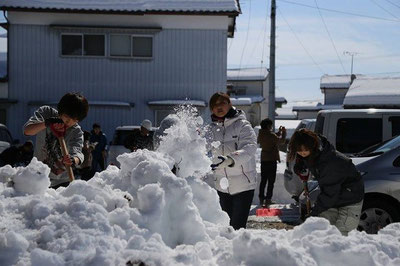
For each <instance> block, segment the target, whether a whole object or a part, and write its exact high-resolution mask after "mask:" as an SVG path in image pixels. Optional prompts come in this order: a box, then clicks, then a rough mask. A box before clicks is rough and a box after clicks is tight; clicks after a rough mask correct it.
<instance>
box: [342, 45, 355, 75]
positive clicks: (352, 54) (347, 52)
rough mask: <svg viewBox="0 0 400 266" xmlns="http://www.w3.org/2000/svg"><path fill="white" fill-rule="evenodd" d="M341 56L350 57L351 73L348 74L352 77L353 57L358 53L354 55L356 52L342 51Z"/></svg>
mask: <svg viewBox="0 0 400 266" xmlns="http://www.w3.org/2000/svg"><path fill="white" fill-rule="evenodd" d="M343 54H344V55H350V56H351V72H350V75H353V58H354V56H355V55H357V54H358V53H356V52H349V51H344V52H343Z"/></svg>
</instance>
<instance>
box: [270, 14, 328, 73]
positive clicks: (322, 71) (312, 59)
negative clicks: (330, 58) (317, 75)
mask: <svg viewBox="0 0 400 266" xmlns="http://www.w3.org/2000/svg"><path fill="white" fill-rule="evenodd" d="M278 11H279V13H280V14H281V17H282V19H283V20H284V21H285V22H286V24H287V25H288V27H289V29H290V31H291V32H292V33H293V35H294V36H295V37H296V39H297V41H298V42H299V43H300V45H301V47H303V49H304V51H305V52H306V54H307V55H308V56H309V57H310V59H311V61H312V62H313V63H314V65H315V66H317V67H318V68H319V70H320V71H321V73H322V74H324V73H325V72H324V70H323V69H322V68H321V66H320V65H319V64H317V62H316V61H315V60H314V57H312V55H311V54H310V53H309V52H308V50H307V49H306V47H305V46H304V45H303V43H302V42H301V40H300V38H299V37H298V36H297V34H296V33H295V32H294V30H293V29H292V27H291V26H290V24H289V22H288V21H287V20H286V18H285V17H284V16H283V13H282V11H281V9H280V8H278Z"/></svg>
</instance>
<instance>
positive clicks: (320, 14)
mask: <svg viewBox="0 0 400 266" xmlns="http://www.w3.org/2000/svg"><path fill="white" fill-rule="evenodd" d="M314 2H315V5H316V7H317V9H318V13H319V16H320V17H321V20H322V22H323V24H324V27H325V30H326V32H327V33H328V36H329V39H330V40H331V43H332V46H333V48H334V49H335V52H336V56H337V58H338V59H339V62H340V65H341V66H342V69H343V73H346V70H345V68H344V66H343V63H342V60H341V59H340V56H339V53H338V51H337V49H336V46H335V43H334V42H333V39H332V36H331V34H330V33H329V30H328V27H327V26H326V23H325V20H324V17H323V16H322V13H321V10H320V9H319V7H318V2H317V0H314Z"/></svg>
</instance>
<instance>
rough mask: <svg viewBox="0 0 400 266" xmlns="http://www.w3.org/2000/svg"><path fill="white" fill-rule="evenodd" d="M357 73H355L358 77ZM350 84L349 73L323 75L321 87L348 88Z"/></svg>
mask: <svg viewBox="0 0 400 266" xmlns="http://www.w3.org/2000/svg"><path fill="white" fill-rule="evenodd" d="M358 76H359V75H357V78H358ZM350 84H351V75H326V74H325V75H323V76H322V77H321V84H320V88H321V89H348V88H349V87H350Z"/></svg>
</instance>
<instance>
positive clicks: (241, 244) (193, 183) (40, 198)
mask: <svg viewBox="0 0 400 266" xmlns="http://www.w3.org/2000/svg"><path fill="white" fill-rule="evenodd" d="M190 113H191V112H181V113H178V117H179V118H180V119H181V121H182V123H178V124H176V125H174V126H172V127H171V129H170V131H169V132H170V134H172V135H169V134H168V135H166V137H164V139H163V141H164V142H167V143H168V145H172V146H173V145H175V146H176V147H178V148H179V153H180V156H179V157H180V158H188V159H190V160H194V161H196V162H198V163H199V165H203V164H205V163H206V162H207V163H208V161H207V160H208V159H207V158H206V157H205V156H204V149H205V148H204V147H203V145H205V142H204V141H203V140H202V137H201V136H202V134H201V130H200V131H198V129H196V128H195V127H194V125H198V128H201V123H202V120H201V119H198V118H197V117H193V115H188V114H190ZM174 127H175V128H174ZM195 131H196V132H200V135H198V134H194V133H195ZM178 132H179V134H181V135H180V138H179V137H178V135H173V134H178ZM182 143H189V144H191V145H187V146H186V147H187V148H186V149H185V146H184V145H180V144H182ZM164 144H166V143H164ZM168 145H167V146H168ZM196 145H198V146H196ZM172 146H169V147H172ZM166 150H169V149H166ZM169 151H170V152H171V150H169ZM174 159H176V158H174V157H173V156H171V155H170V154H168V153H161V152H153V151H147V150H139V151H137V152H134V153H129V154H127V153H126V154H123V155H121V156H120V157H119V158H118V160H119V162H120V163H121V169H119V168H117V167H116V166H109V167H108V168H107V169H106V170H105V171H103V172H101V173H98V174H96V175H95V177H94V178H93V179H91V180H90V181H89V182H85V181H80V180H77V181H74V182H73V183H71V184H70V185H69V186H68V187H67V188H58V189H57V190H54V189H48V188H47V186H48V185H49V178H48V174H49V169H48V168H47V166H45V165H44V164H42V163H41V162H38V161H37V160H32V162H31V164H30V165H29V166H28V167H26V168H22V167H19V168H10V167H7V166H6V167H3V168H1V169H0V180H4V181H7V180H10V179H11V180H13V182H14V183H15V184H14V186H8V185H7V183H0V265H40V266H46V265H126V263H127V262H128V261H130V262H131V263H132V264H133V265H135V264H137V265H138V264H139V263H140V262H144V263H145V264H146V265H354V264H357V265H400V244H399V243H400V223H395V224H391V225H389V226H387V227H386V228H384V229H382V230H381V231H380V232H379V233H378V234H377V235H367V234H365V233H363V232H351V233H350V234H349V236H348V237H343V236H342V235H341V234H340V233H339V231H338V230H337V229H336V228H335V227H332V226H330V225H329V223H328V222H327V221H326V220H324V219H319V218H310V219H308V220H307V221H306V222H305V223H304V224H302V225H300V226H297V227H295V228H294V229H293V230H290V231H286V230H275V229H274V230H265V231H261V230H259V231H257V230H244V229H241V230H238V231H234V230H233V229H232V228H231V227H229V226H228V224H229V219H228V216H227V215H226V214H225V213H224V212H223V211H222V210H221V208H220V206H219V203H218V196H217V193H216V192H215V190H214V189H212V188H211V187H210V186H208V185H207V184H206V183H205V182H203V180H202V179H203V178H205V177H204V176H203V175H204V173H205V172H207V171H208V170H207V169H206V168H208V166H207V167H204V168H203V169H198V168H196V166H195V165H194V164H190V163H182V164H181V165H180V169H179V172H178V175H179V177H178V176H176V175H174V174H173V173H172V172H171V171H170V169H171V168H172V166H173V160H174ZM182 162H183V160H182ZM185 168H186V169H185ZM279 169H280V170H279V171H280V172H281V171H282V168H281V165H280V166H279ZM277 180H278V182H279V178H278V179H277ZM8 184H10V183H8ZM277 187H279V186H277ZM281 193H283V191H280V190H276V191H275V197H274V199H275V200H278V199H280V194H281Z"/></svg>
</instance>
